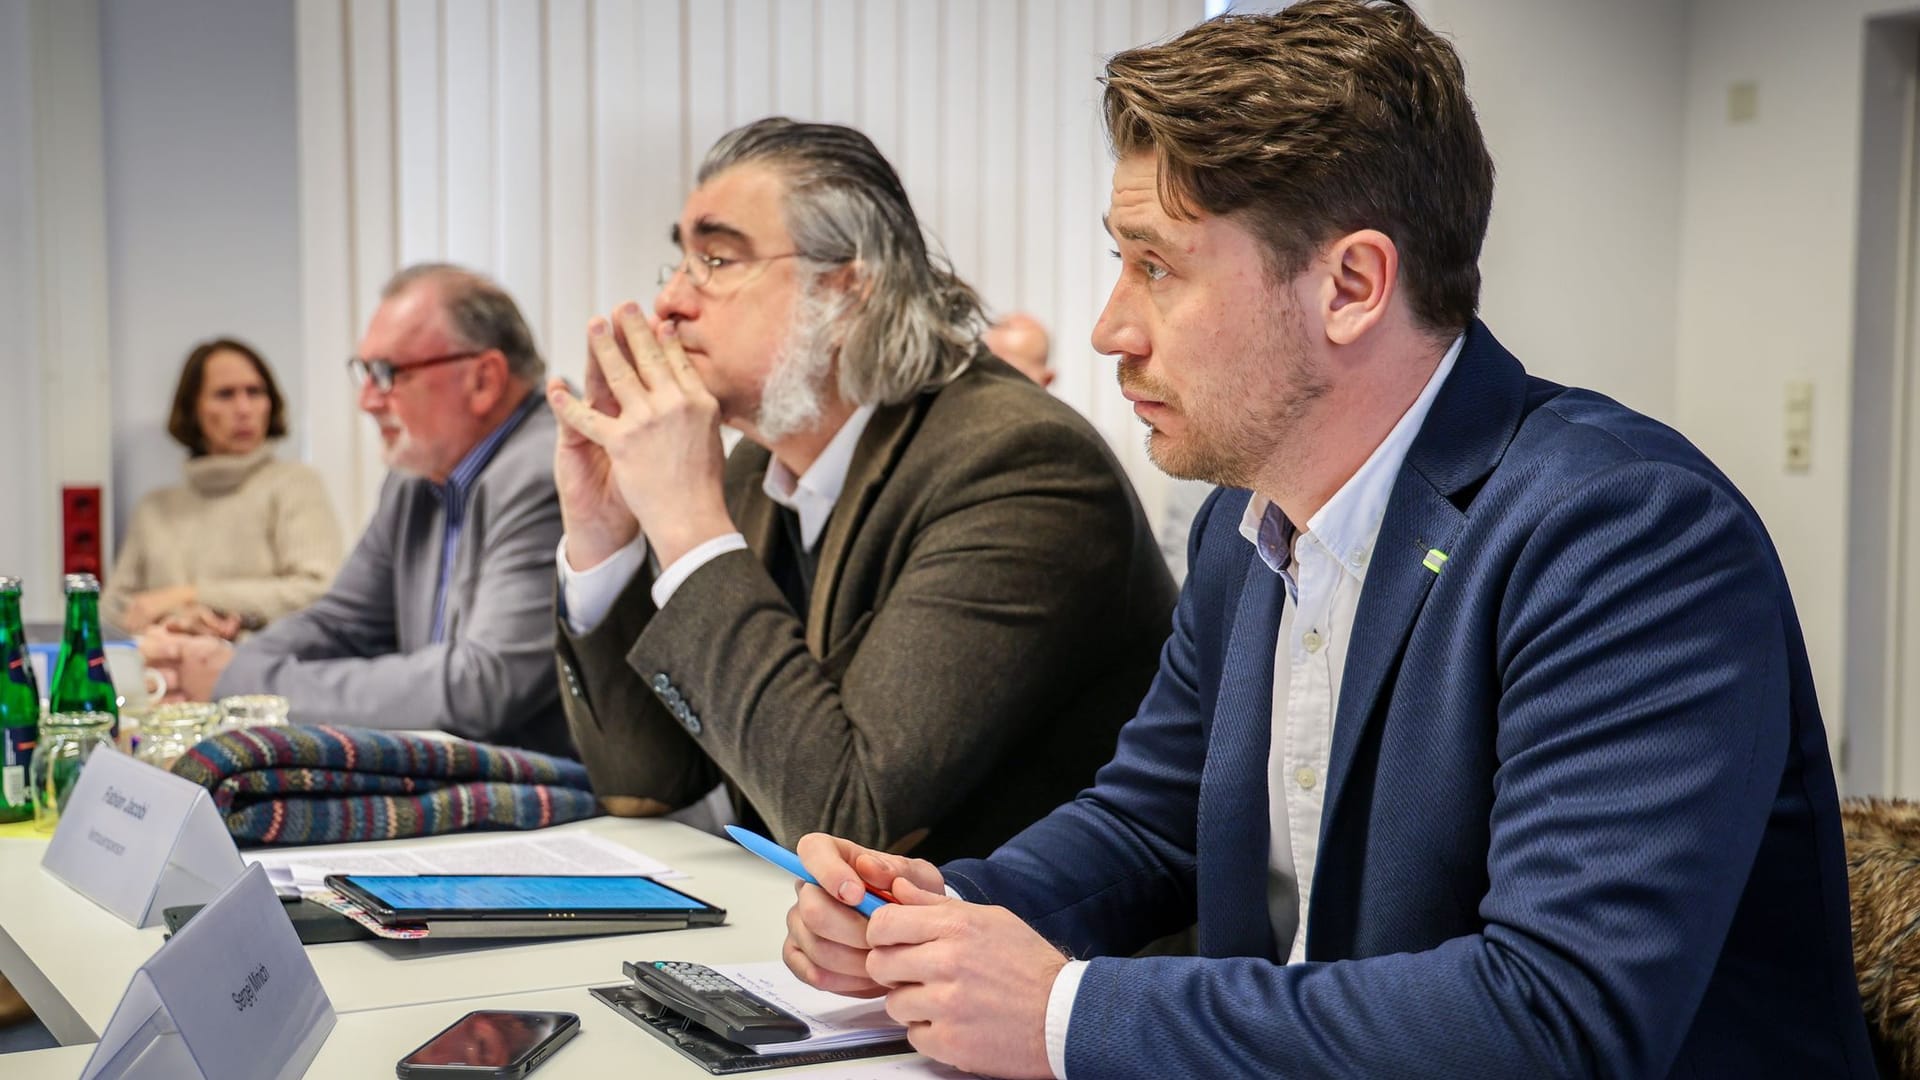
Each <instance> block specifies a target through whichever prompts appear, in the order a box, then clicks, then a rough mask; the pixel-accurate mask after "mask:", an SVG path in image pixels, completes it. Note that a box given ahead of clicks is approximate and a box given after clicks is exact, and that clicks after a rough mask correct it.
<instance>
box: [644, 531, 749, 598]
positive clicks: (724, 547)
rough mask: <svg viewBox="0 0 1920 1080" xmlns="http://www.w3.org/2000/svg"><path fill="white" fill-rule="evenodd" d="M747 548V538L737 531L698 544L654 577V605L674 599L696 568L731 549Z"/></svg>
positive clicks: (741, 549) (742, 549) (740, 549)
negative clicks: (677, 591)
mask: <svg viewBox="0 0 1920 1080" xmlns="http://www.w3.org/2000/svg"><path fill="white" fill-rule="evenodd" d="M745 550H747V538H746V537H744V536H742V535H740V534H739V533H737V532H732V533H728V534H726V535H725V536H716V537H714V538H713V539H711V540H709V541H707V542H706V543H704V544H700V545H697V546H696V547H694V549H693V550H692V551H689V552H687V553H686V554H685V555H682V556H680V557H679V558H678V559H675V560H673V565H672V566H669V567H667V568H666V569H665V570H662V571H661V572H660V576H659V577H657V578H654V579H653V606H654V607H656V608H665V607H666V606H667V601H669V600H671V599H673V594H674V590H676V589H678V588H679V587H680V586H681V585H682V584H683V583H684V582H685V581H686V580H687V579H688V578H690V577H692V576H693V572H694V571H695V570H698V569H700V568H701V567H703V566H705V565H707V564H708V563H710V562H712V561H713V560H715V559H717V558H719V557H720V556H722V555H725V554H726V553H727V552H729V551H745Z"/></svg>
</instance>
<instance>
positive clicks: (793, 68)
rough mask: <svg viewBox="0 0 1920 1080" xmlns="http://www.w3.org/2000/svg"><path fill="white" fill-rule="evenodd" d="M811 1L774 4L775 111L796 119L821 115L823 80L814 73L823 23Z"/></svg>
mask: <svg viewBox="0 0 1920 1080" xmlns="http://www.w3.org/2000/svg"><path fill="white" fill-rule="evenodd" d="M817 6H818V5H816V4H814V3H812V2H811V0H781V2H779V3H775V4H774V5H773V24H772V32H773V52H774V56H773V111H774V112H776V113H779V114H780V115H782V116H791V117H793V118H795V119H797V120H815V119H818V118H819V116H820V79H819V77H818V76H817V75H816V74H815V72H814V60H815V57H816V55H817V54H818V52H819V48H820V46H819V43H818V42H817V41H816V39H815V33H816V28H817V27H818V26H819V24H820V13H819V12H818V11H817V10H816V8H817Z"/></svg>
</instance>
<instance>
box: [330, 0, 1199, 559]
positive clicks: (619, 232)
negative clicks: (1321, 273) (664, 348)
mask: <svg viewBox="0 0 1920 1080" xmlns="http://www.w3.org/2000/svg"><path fill="white" fill-rule="evenodd" d="M297 11H298V21H299V40H300V60H299V64H300V69H299V75H300V86H301V100H300V109H301V121H300V128H301V137H302V148H303V149H302V158H303V174H302V177H303V181H302V183H303V186H302V195H303V204H302V220H303V227H302V245H303V258H304V260H305V264H304V265H305V282H304V288H305V304H304V306H305V312H306V323H305V333H306V341H307V348H306V352H307V355H308V356H309V358H313V357H325V356H330V355H333V354H336V353H338V354H339V355H345V351H344V349H343V348H342V346H347V347H350V345H351V342H352V341H353V339H354V337H355V336H356V335H357V334H358V331H359V328H360V327H361V326H363V325H364V324H365V322H366V319H367V318H368V316H369V315H370V314H371V312H372V308H373V306H374V301H375V298H376V294H377V290H378V288H379V286H380V283H381V281H382V280H383V279H384V278H385V277H386V276H387V275H388V274H390V273H391V272H392V271H393V270H394V269H395V268H396V267H398V266H400V265H403V264H406V263H410V262H415V261H418V260H422V259H440V258H446V259H451V260H453V261H456V262H462V263H467V264H470V265H473V266H476V267H479V268H482V269H485V270H488V271H491V272H492V273H494V274H495V275H496V276H497V277H499V278H500V279H501V280H502V282H503V283H504V284H505V285H506V286H507V288H508V289H509V290H510V291H511V292H512V293H513V294H514V295H515V297H516V298H517V299H518V300H519V301H520V303H521V305H522V308H523V309H524V311H525V313H526V315H527V317H528V321H529V322H530V323H531V325H532V327H533V329H534V332H535V336H536V337H537V338H538V340H539V341H540V343H541V345H542V346H543V348H544V350H545V352H546V353H547V355H548V358H549V360H550V361H551V362H552V364H553V366H554V367H555V368H557V369H558V370H559V371H561V372H563V373H565V374H568V375H577V374H578V373H579V371H580V370H581V367H582V363H583V357H584V350H583V349H582V347H581V340H582V339H581V332H582V328H583V327H584V326H585V324H586V321H587V319H588V318H589V317H590V316H591V315H592V314H593V313H595V312H600V311H606V310H609V309H610V308H611V307H612V306H613V305H614V304H616V303H617V302H619V301H622V300H625V299H629V298H640V299H642V300H647V299H650V298H651V296H652V294H653V293H654V291H655V284H654V280H655V269H656V267H657V266H658V265H659V264H660V263H662V262H665V261H668V260H669V257H670V255H671V248H670V246H669V245H668V243H667V241H666V233H667V228H668V226H669V225H670V224H671V223H672V222H673V220H674V219H675V218H676V217H677V216H678V212H679V207H680V204H681V202H682V200H683V199H684V197H685V195H686V192H687V190H688V186H689V184H690V183H691V181H692V177H693V173H694V170H695V168H696V167H697V165H698V162H699V159H700V157H701V156H702V155H703V154H704V153H705V151H706V149H707V147H708V146H709V145H711V143H712V142H713V140H714V139H715V138H716V137H717V136H719V135H720V134H721V133H722V132H724V131H726V130H727V129H729V128H731V127H734V126H736V125H738V124H741V123H745V122H747V121H750V120H753V119H757V118H759V117H762V116H766V115H769V114H771V113H776V112H777V113H786V114H789V115H792V116H796V117H799V118H803V119H819V120H830V121H838V122H843V123H849V124H853V125H855V126H857V127H859V128H860V129H861V130H863V131H865V132H866V133H867V134H868V135H869V136H871V137H872V138H873V140H874V141H875V143H876V144H878V145H879V147H880V149H881V150H882V151H883V152H884V153H886V154H887V155H888V157H889V158H890V159H891V160H892V162H893V163H894V165H895V167H896V168H897V169H898V170H899V172H900V173H901V178H902V180H903V182H904V183H905V184H906V187H907V190H908V193H909V194H910V195H911V196H912V198H913V201H914V204H915V208H916V210H917V211H918V212H919V214H920V217H921V220H922V222H923V224H925V225H926V227H927V228H928V229H929V230H930V231H931V232H932V233H933V234H934V235H935V236H936V238H938V239H939V240H940V241H942V242H943V243H944V245H945V246H946V248H947V250H948V251H949V253H950V254H951V256H952V258H953V260H954V263H955V265H956V267H957V269H958V270H959V271H960V273H961V274H962V275H963V276H964V277H966V278H968V279H969V280H970V281H972V282H973V283H974V284H975V285H976V286H978V287H979V288H980V289H981V291H982V292H983V293H984V294H985V296H986V297H987V299H988V301H989V303H990V304H991V305H993V306H994V307H995V308H997V309H1000V310H1009V309H1013V308H1025V309H1027V310H1030V311H1032V312H1034V313H1035V314H1036V315H1038V316H1039V317H1040V318H1041V320H1042V321H1044V322H1046V323H1047V324H1048V325H1049V326H1051V327H1052V328H1053V330H1054V339H1055V343H1056V348H1055V361H1056V363H1057V365H1058V366H1059V368H1060V372H1061V374H1060V378H1059V380H1058V382H1057V383H1056V384H1055V389H1056V391H1057V392H1058V393H1059V394H1060V396H1061V397H1063V398H1065V399H1066V400H1067V401H1069V402H1070V403H1072V404H1073V405H1075V406H1076V407H1078V408H1080V409H1081V410H1082V411H1083V412H1086V413H1087V414H1088V415H1089V416H1091V417H1092V418H1093V419H1094V420H1095V422H1096V423H1097V424H1099V425H1100V426H1101V427H1102V429H1103V430H1104V431H1105V432H1106V433H1107V435H1108V436H1109V437H1110V438H1113V439H1114V440H1115V442H1116V443H1117V445H1119V446H1120V447H1121V449H1122V453H1123V457H1124V459H1125V460H1127V462H1128V464H1129V466H1130V467H1132V468H1133V469H1134V475H1135V477H1136V483H1138V484H1140V485H1141V486H1142V487H1143V488H1145V489H1147V494H1148V497H1149V501H1151V498H1152V492H1153V490H1154V489H1156V488H1157V485H1158V483H1159V476H1158V474H1157V473H1156V472H1154V471H1153V470H1152V468H1151V466H1149V465H1148V464H1147V463H1146V461H1145V456H1144V453H1143V452H1142V451H1141V449H1140V440H1139V437H1138V435H1137V434H1136V432H1135V425H1134V423H1133V421H1132V419H1131V417H1130V416H1129V415H1128V414H1127V412H1126V410H1125V408H1124V405H1125V402H1124V401H1122V400H1121V399H1120V397H1119V395H1118V394H1117V393H1115V392H1113V382H1112V372H1111V368H1110V366H1109V365H1108V364H1107V363H1105V362H1104V361H1101V360H1099V359H1097V358H1096V357H1095V356H1094V355H1093V354H1092V351H1091V348H1090V347H1089V346H1088V344H1087V339H1088V336H1089V334H1090V333H1091V331H1092V325H1093V319H1094V316H1095V315H1096V313H1097V312H1098V310H1099V307H1100V304H1101V302H1102V301H1103V300H1104V298H1105V294H1106V291H1107V288H1108V286H1109V284H1110V282H1111V277H1110V275H1111V273H1112V272H1113V271H1112V268H1111V267H1110V265H1109V262H1110V260H1108V259H1107V258H1106V247H1105V244H1104V243H1103V238H1102V237H1101V236H1100V235H1098V234H1099V214H1100V210H1101V208H1102V207H1104V205H1105V203H1106V192H1107V185H1108V176H1109V172H1108V163H1107V157H1106V150H1105V146H1104V140H1103V138H1102V137H1101V135H1100V134H1099V132H1098V128H1097V115H1096V111H1095V107H1094V102H1095V95H1096V93H1097V91H1098V85H1097V83H1096V82H1095V77H1096V75H1097V74H1098V72H1099V59H1100V57H1101V56H1102V55H1103V54H1105V53H1108V52H1112V51H1116V50H1118V49H1121V48H1124V47H1126V46H1127V45H1129V44H1133V43H1135V42H1139V41H1144V40H1147V39H1150V38H1155V37H1160V36H1164V35H1166V34H1168V33H1170V32H1172V31H1174V30H1176V29H1179V28H1182V27H1184V26H1185V25H1187V24H1188V23H1189V22H1191V21H1193V20H1195V19H1197V18H1198V16H1199V12H1200V4H1199V0H1061V2H1058V3H1056V2H1053V0H905V2H903V0H819V2H817V3H793V2H774V0H548V2H546V3H539V2H537V0H472V2H459V3H455V2H449V0H303V2H302V3H300V4H299V5H298V8H297ZM323 363H324V362H323ZM307 399H308V404H307V408H308V409H309V410H310V412H309V415H310V417H311V424H312V431H313V438H314V440H315V444H314V445H315V451H316V456H317V457H319V458H321V459H323V460H327V461H338V462H342V463H346V465H347V467H346V468H345V469H341V470H335V475H334V476H333V478H332V479H333V480H334V481H335V482H336V483H337V485H338V486H337V487H336V489H335V491H336V494H337V497H338V500H339V503H340V506H341V508H342V511H343V513H344V514H345V515H346V517H347V519H348V520H349V521H356V522H357V521H359V520H362V519H363V517H364V515H365V514H366V513H367V512H368V511H369V510H370V509H371V504H372V498H373V495H374V493H375V491H376V490H377V485H378V482H379V477H380V469H379V462H378V458H377V456H376V455H375V454H374V452H373V447H372V445H371V443H370V442H369V441H368V440H369V436H368V434H367V431H366V425H365V424H364V422H362V421H361V420H360V419H359V418H357V417H356V416H354V415H353V414H352V411H351V409H350V407H349V406H348V403H347V400H346V395H345V392H344V390H343V388H342V384H340V383H339V382H338V376H337V374H336V373H335V372H333V371H331V370H322V369H319V368H316V369H314V370H313V371H310V372H309V379H308V386H307Z"/></svg>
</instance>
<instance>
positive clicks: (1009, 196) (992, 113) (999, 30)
mask: <svg viewBox="0 0 1920 1080" xmlns="http://www.w3.org/2000/svg"><path fill="white" fill-rule="evenodd" d="M979 34H980V37H979V40H978V44H977V48H978V49H979V64H980V68H979V74H978V78H979V84H978V85H979V94H978V97H977V99H976V100H977V107H978V112H977V113H976V114H975V115H974V123H973V125H972V130H973V139H974V153H975V156H976V157H977V158H978V164H979V168H978V169H977V171H976V173H975V175H976V176H977V178H978V179H977V181H976V183H977V184H978V191H979V199H978V200H977V202H976V203H975V207H976V211H977V214H978V220H977V221H976V222H975V227H976V240H975V244H976V247H975V252H976V254H975V255H974V259H975V264H976V265H977V266H978V267H979V269H978V271H977V273H978V276H979V280H978V281H976V282H975V284H976V285H977V286H978V287H979V289H980V295H981V297H982V299H984V300H986V302H987V306H988V309H989V310H990V311H991V312H993V313H994V314H995V315H1004V314H1006V313H1008V312H1012V311H1020V310H1023V309H1026V308H1029V307H1031V306H1032V305H1033V302H1032V301H1031V300H1029V299H1028V298H1027V297H1026V296H1025V295H1024V293H1023V291H1022V287H1021V281H1020V254H1021V244H1022V238H1021V235H1020V213H1019V211H1020V190H1021V188H1022V187H1023V186H1024V185H1025V182H1026V179H1027V178H1026V177H1024V176H1023V175H1021V170H1020V149H1021V116H1020V114H1021V109H1022V101H1023V97H1024V96H1023V95H1022V94H1021V92H1020V79H1021V76H1022V74H1023V72H1022V71H1021V69H1020V2H1019V0H986V2H985V3H984V4H982V5H981V24H980V30H979Z"/></svg>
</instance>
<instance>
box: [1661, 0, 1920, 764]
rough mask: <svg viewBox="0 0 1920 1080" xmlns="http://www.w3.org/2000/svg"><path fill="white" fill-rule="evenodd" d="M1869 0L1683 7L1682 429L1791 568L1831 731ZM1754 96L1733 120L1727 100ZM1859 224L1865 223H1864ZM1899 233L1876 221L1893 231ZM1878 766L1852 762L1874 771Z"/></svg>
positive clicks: (1844, 692)
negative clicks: (1788, 451)
mask: <svg viewBox="0 0 1920 1080" xmlns="http://www.w3.org/2000/svg"><path fill="white" fill-rule="evenodd" d="M1916 7H1920V5H1915V4H1912V3H1886V2H1870V0H1823V2H1822V3H1819V4H1806V3H1800V2H1797V0H1696V2H1695V3H1694V4H1693V6H1692V8H1691V26H1690V31H1689V34H1688V42H1689V45H1688V54H1687V67H1688V80H1687V96H1686V164H1685V182H1684V186H1683V191H1684V195H1683V201H1682V227H1681V234H1680V236H1681V263H1680V312H1681V314H1680V319H1679V333H1678V379H1677V386H1678V391H1677V395H1676V411H1677V415H1678V419H1679V424H1680V427H1681V428H1682V430H1684V431H1685V432H1686V433H1687V434H1688V435H1689V436H1690V437H1692V438H1693V439H1694V441H1696V442H1697V443H1699V444H1700V446H1701V447H1702V448H1703V449H1705V450H1706V451H1707V452H1708V453H1709V454H1710V455H1712V456H1713V458H1714V460H1715V461H1717V462H1718V463H1719V464H1720V465H1721V467H1722V468H1724V469H1726V471H1727V472H1728V473H1729V474H1730V475H1731V476H1732V477H1733V479H1734V480H1735V481H1736V482H1738V483H1739V485H1740V487H1741V490H1743V491H1744V492H1746V494H1747V496H1748V497H1749V498H1750V499H1751V500H1752V501H1753V503H1754V505H1755V506H1756V507H1757V508H1758V509H1759V511H1760V514H1761V516H1762V517H1763V518H1764V519H1765V520H1766V523H1767V528H1768V530H1769V531H1770V532H1771V533H1772V535H1773V539H1774V542H1775V543H1776V544H1777V545H1778V546H1779V548H1780V553H1781V556H1782V558H1783V560H1784V561H1785V563H1786V568H1787V574H1788V577H1789V579H1790V580H1791V582H1792V585H1793V591H1794V599H1795V601H1796V602H1797V604H1798V606H1799V610H1800V619H1801V623H1802V625H1803V626H1804V627H1805V629H1806V633H1807V649H1808V652H1809V654H1810V655H1811V657H1812V660H1813V666H1814V677H1815V681H1816V683H1817V684H1818V686H1819V691H1820V700H1821V706H1822V712H1823V713H1824V714H1825V715H1826V717H1827V720H1828V726H1829V728H1830V729H1833V728H1836V727H1839V726H1840V725H1839V723H1838V721H1839V720H1840V718H1842V717H1843V716H1845V715H1847V713H1848V699H1849V696H1850V695H1851V694H1853V693H1854V692H1855V689H1856V688H1854V687H1851V686H1849V685H1847V682H1846V679H1845V678H1844V677H1843V676H1844V672H1845V667H1844V665H1845V663H1846V661H1847V659H1848V654H1849V653H1850V652H1852V651H1856V650H1874V649H1878V648H1880V647H1882V642H1880V641H1878V640H1876V639H1875V638H1874V637H1871V636H1866V635H1855V636H1854V638H1853V639H1851V640H1850V639H1849V637H1848V634H1847V626H1846V622H1847V618H1846V610H1845V597H1846V581H1847V577H1846V575H1847V571H1848V567H1849V564H1850V562H1852V560H1853V551H1854V548H1855V545H1856V543H1858V542H1859V541H1861V540H1863V539H1865V538H1862V537H1855V536H1852V535H1850V530H1849V522H1848V496H1849V487H1848V477H1849V471H1850V468H1851V466H1852V465H1853V464H1854V463H1853V462H1852V461H1851V459H1850V454H1851V447H1850V442H1851V435H1852V417H1851V415H1850V397H1851V391H1852V378H1853V362H1854V361H1853V352H1852V350H1853V330H1854V327H1853V319H1854V302H1853V301H1854V297H1855V295H1856V291H1857V289H1858V288H1860V286H1861V283H1860V282H1858V281H1856V279H1855V274H1854V259H1855V251H1856V243H1857V238H1858V235H1859V232H1858V229H1857V227H1856V226H1857V224H1858V222H1857V220H1856V204H1857V195H1858V191H1859V182H1860V176H1859V162H1860V157H1861V142H1860V139H1861V129H1860V111H1861V104H1860V103H1861V91H1862V73H1863V66H1862V57H1863V44H1864V40H1865V34H1864V24H1865V19H1866V17H1867V16H1868V15H1869V14H1875V13H1882V12H1892V11H1902V10H1913V9H1914V8H1916ZM1737 81H1753V82H1755V83H1757V86H1758V97H1757V100H1758V106H1759V108H1758V115H1757V116H1756V118H1755V119H1753V120H1752V121H1749V122H1746V123H1740V124H1734V123H1730V122H1729V121H1728V118H1727V94H1728V88H1729V86H1730V85H1731V84H1732V83H1734V82H1737ZM1868 224H1871V223H1868ZM1896 225H1897V223H1896V222H1894V221H1888V222H1886V223H1885V227H1886V228H1889V229H1892V228H1895V227H1896ZM1789 380H1806V381H1809V382H1811V383H1812V384H1813V386H1814V419H1813V460H1812V467H1811V469H1810V470H1809V471H1807V472H1805V473H1802V474H1790V473H1788V472H1786V471H1785V469H1784V468H1783V467H1782V464H1781V462H1782V449H1781V427H1782V409H1783V394H1784V385H1785V383H1786V382H1788V381H1789ZM1881 764H1882V763H1880V762H1878V761H1855V762H1853V763H1852V768H1851V770H1850V771H1851V772H1855V773H1862V774H1867V775H1871V774H1873V773H1876V772H1877V771H1878V769H1879V768H1880V766H1881Z"/></svg>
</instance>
